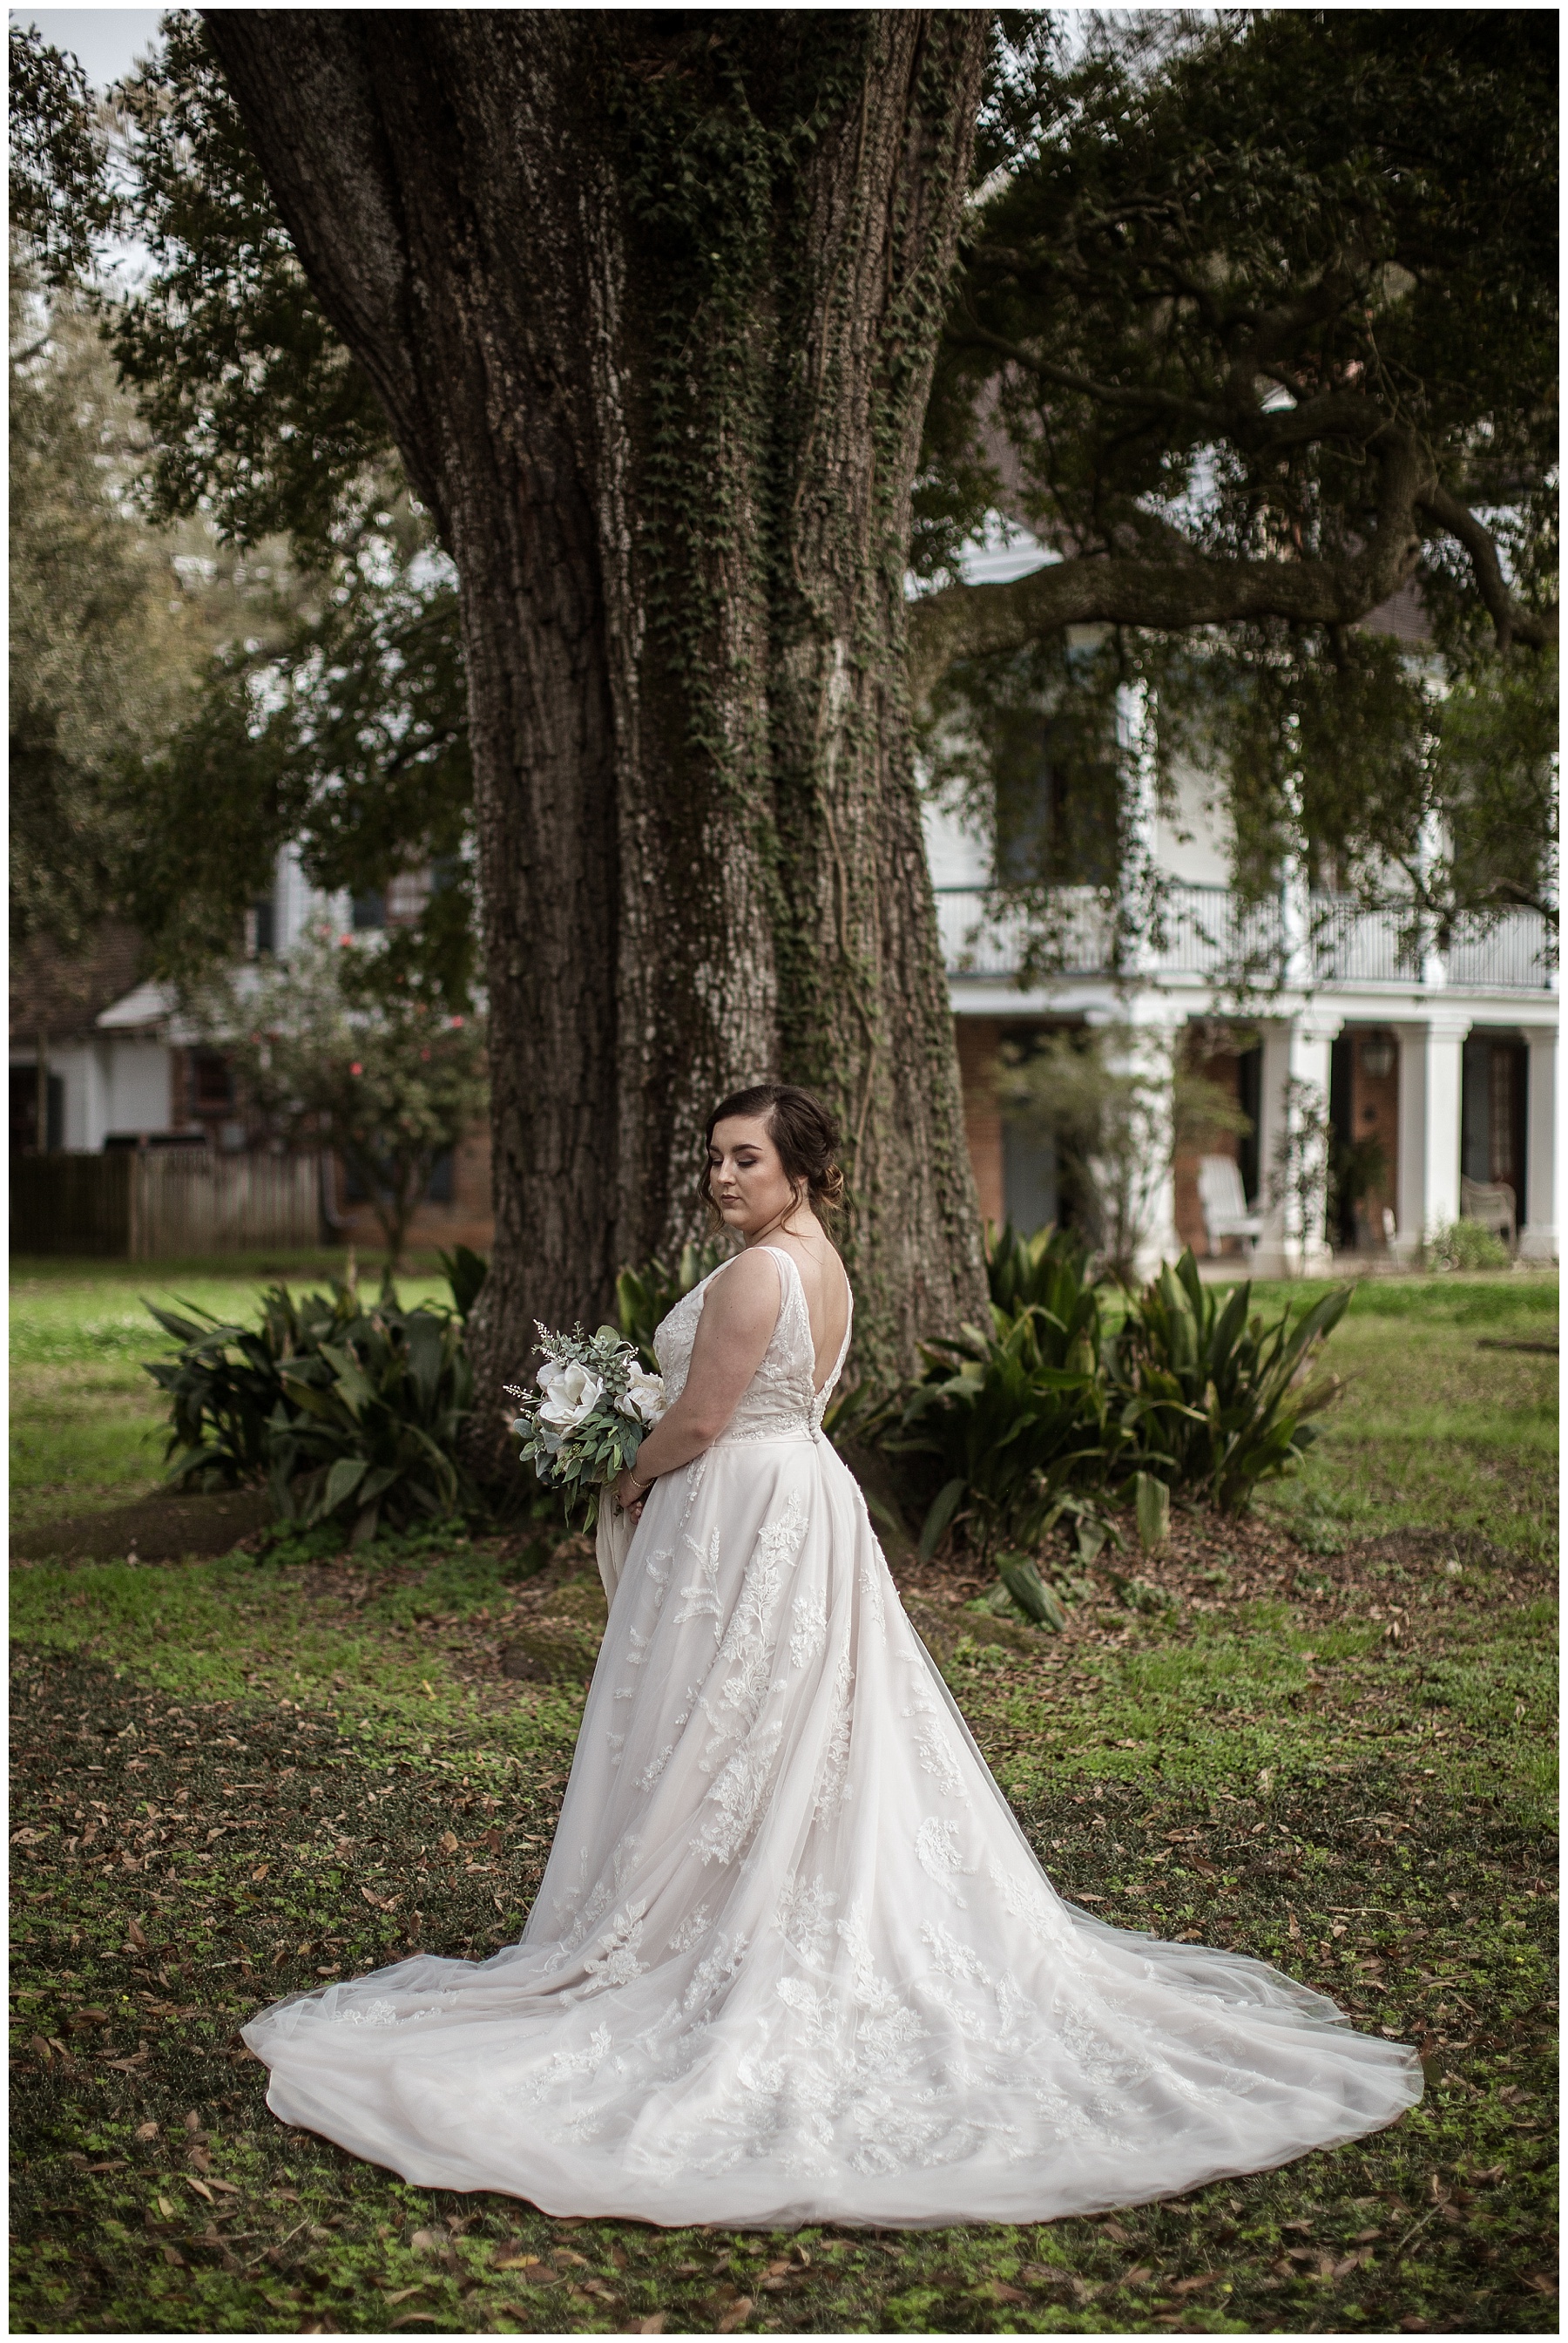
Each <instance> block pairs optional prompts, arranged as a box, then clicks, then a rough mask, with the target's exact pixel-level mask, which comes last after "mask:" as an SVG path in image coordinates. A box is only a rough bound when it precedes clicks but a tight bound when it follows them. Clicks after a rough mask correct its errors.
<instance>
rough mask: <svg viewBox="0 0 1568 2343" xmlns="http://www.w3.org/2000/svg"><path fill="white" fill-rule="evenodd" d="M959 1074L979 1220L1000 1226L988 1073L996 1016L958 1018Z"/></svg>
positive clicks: (997, 1124) (995, 1125)
mask: <svg viewBox="0 0 1568 2343" xmlns="http://www.w3.org/2000/svg"><path fill="white" fill-rule="evenodd" d="M954 1024H955V1028H956V1031H957V1034H958V1047H959V1074H960V1079H961V1081H962V1082H963V1093H964V1137H965V1139H966V1140H967V1141H968V1142H969V1151H970V1163H971V1164H972V1165H973V1167H974V1175H975V1186H976V1187H977V1188H978V1189H979V1190H980V1219H981V1221H982V1222H984V1221H994V1222H996V1223H997V1225H998V1226H999V1227H1000V1224H1001V1222H1002V1221H1003V1219H1004V1218H1005V1217H1006V1215H1005V1212H1004V1210H1003V1204H1002V1180H1001V1112H1000V1109H999V1107H998V1105H997V1102H996V1100H995V1098H994V1097H993V1096H992V1094H991V1087H990V1070H991V1067H992V1065H993V1064H994V1063H995V1061H996V1054H997V1050H998V1047H999V1045H1000V1041H1001V1021H1000V1018H996V1017H960V1018H957V1019H955V1021H954Z"/></svg>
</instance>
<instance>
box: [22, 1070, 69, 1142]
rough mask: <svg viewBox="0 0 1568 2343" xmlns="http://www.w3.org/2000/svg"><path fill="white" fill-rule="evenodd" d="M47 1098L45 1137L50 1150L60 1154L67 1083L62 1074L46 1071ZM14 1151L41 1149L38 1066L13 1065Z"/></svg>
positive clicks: (63, 1134)
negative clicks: (39, 1142) (39, 1145)
mask: <svg viewBox="0 0 1568 2343" xmlns="http://www.w3.org/2000/svg"><path fill="white" fill-rule="evenodd" d="M44 1080H45V1084H46V1086H47V1092H48V1096H47V1102H46V1105H45V1117H46V1121H45V1144H46V1147H47V1151H48V1152H49V1153H50V1154H51V1155H55V1154H57V1153H58V1151H59V1150H60V1149H61V1148H62V1147H63V1146H64V1145H65V1081H64V1080H63V1079H62V1077H61V1076H60V1075H58V1074H47V1073H46V1074H45V1077H44ZM11 1151H12V1153H13V1154H14V1155H35V1154H36V1153H37V1152H38V1069H37V1067H36V1066H35V1065H34V1066H13V1067H12V1069H11Z"/></svg>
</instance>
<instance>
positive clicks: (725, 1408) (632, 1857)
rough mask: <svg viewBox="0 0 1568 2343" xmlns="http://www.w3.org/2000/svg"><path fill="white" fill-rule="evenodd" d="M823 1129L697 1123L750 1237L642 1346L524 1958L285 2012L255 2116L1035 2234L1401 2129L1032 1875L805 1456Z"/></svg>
mask: <svg viewBox="0 0 1568 2343" xmlns="http://www.w3.org/2000/svg"><path fill="white" fill-rule="evenodd" d="M833 1141H834V1134H833V1131H832V1127H831V1125H830V1123H829V1120H828V1117H827V1115H826V1113H825V1111H824V1110H823V1109H822V1108H821V1107H820V1106H819V1104H818V1102H817V1101H815V1100H813V1099H812V1098H810V1097H809V1094H808V1093H806V1092H804V1091H796V1090H790V1089H788V1088H778V1087H774V1086H768V1087H765V1088H761V1089H758V1090H754V1091H744V1092H742V1093H740V1094H739V1096H737V1097H735V1098H732V1099H727V1100H726V1101H724V1103H723V1105H722V1106H720V1107H719V1109H718V1111H717V1112H716V1114H715V1116H714V1119H713V1121H712V1122H711V1123H710V1125H709V1166H710V1169H709V1174H708V1187H709V1196H710V1198H711V1199H712V1200H713V1202H715V1204H716V1206H717V1209H718V1210H719V1212H720V1213H721V1214H722V1217H723V1219H724V1221H725V1222H726V1223H727V1224H728V1226H729V1229H730V1230H731V1231H732V1232H734V1233H735V1234H736V1235H738V1236H739V1237H740V1238H741V1239H742V1240H743V1246H744V1249H743V1250H742V1251H741V1252H739V1255H738V1256H737V1257H736V1258H735V1259H734V1260H733V1261H730V1262H726V1263H725V1264H724V1266H723V1267H721V1268H719V1269H718V1270H716V1271H715V1272H713V1274H712V1276H711V1277H709V1278H707V1279H705V1280H704V1282H703V1283H702V1284H700V1285H699V1286H698V1287H696V1288H695V1289H694V1291H693V1292H690V1293H689V1294H688V1295H686V1297H685V1298H684V1299H683V1300H682V1301H681V1302H678V1304H677V1305H676V1307H675V1309H674V1310H672V1311H671V1312H670V1313H669V1315H668V1318H666V1319H665V1321H664V1322H663V1324H662V1325H661V1326H660V1327H659V1329H658V1335H657V1338H656V1347H657V1350H658V1360H659V1364H660V1367H661V1368H662V1370H663V1373H664V1376H665V1380H666V1386H667V1390H668V1393H669V1396H670V1399H671V1401H672V1404H671V1406H670V1408H669V1410H668V1413H667V1414H666V1415H665V1417H664V1418H663V1420H662V1421H661V1422H660V1423H659V1424H658V1426H657V1427H656V1428H655V1430H654V1431H653V1432H652V1433H650V1434H649V1436H648V1440H647V1441H646V1442H645V1443H644V1445H643V1447H642V1449H641V1451H640V1453H639V1454H638V1461H637V1467H636V1472H635V1475H634V1476H627V1478H626V1480H625V1481H623V1483H622V1485H621V1487H620V1489H619V1491H618V1495H619V1497H620V1498H621V1500H622V1503H623V1505H624V1508H625V1511H624V1512H623V1514H622V1516H621V1520H622V1523H623V1534H622V1536H621V1538H620V1539H619V1541H618V1542H617V1541H614V1540H607V1541H602V1542H601V1557H602V1559H601V1566H602V1567H603V1568H604V1569H605V1572H606V1576H607V1580H608V1582H609V1592H610V1595H611V1601H610V1608H609V1623H608V1628H607V1631H606V1634H605V1638H604V1645H603V1649H602V1651H601V1652H600V1654H599V1660H598V1667H597V1669H596V1670H595V1673H594V1678H593V1684H592V1686H591V1688H590V1690H589V1693H588V1704H587V1707H586V1709H585V1712H584V1715H583V1722H582V1730H581V1733H580V1735H579V1737H578V1747H577V1755H576V1757H575V1760H574V1762H573V1765H572V1773H571V1779H570V1782H569V1784H568V1789H567V1793H566V1797H565V1801H564V1803H563V1805H562V1808H561V1818H560V1825H559V1827H558V1831H557V1833H556V1838H555V1844H554V1846H553V1848H552V1851H551V1854H550V1858H549V1863H548V1867H547V1869H546V1872H545V1875H544V1878H543V1881H542V1883H541V1885H540V1888H539V1894H538V1901H537V1902H536V1904H535V1906H534V1908H533V1911H532V1914H531V1915H530V1916H529V1919H528V1926H527V1927H526V1929H525V1930H524V1933H523V1936H522V1940H521V1942H520V1943H519V1944H517V1945H514V1946H508V1948H507V1949H506V1950H505V1951H502V1952H499V1953H497V1954H496V1955H495V1956H494V1957H493V1958H491V1959H489V1960H487V1961H481V1962H477V1963H470V1962H467V1961H460V1960H444V1959H439V1958H437V1957H436V1956H434V1955H427V1954H420V1955H417V1956H415V1957H414V1958H412V1959H409V1960H405V1961H401V1962H398V1963H397V1965H396V1966H394V1967H391V1968H387V1969H383V1970H381V1971H379V1972H378V1973H377V1974H375V1975H373V1976H363V1977H358V1978H355V1979H352V1980H349V1981H347V1982H345V1983H342V1984H338V1985H334V1986H328V1987H327V1990H326V1991H325V1992H323V1993H318V1994H313V1995H309V1996H302V1997H300V1998H297V1999H294V2000H289V2001H283V2002H279V2003H277V2004H276V2005H274V2006H273V2007H271V2008H270V2009H267V2010H265V2011H263V2012H262V2014H261V2015H260V2016H257V2017H256V2018H255V2019H254V2020H253V2021H252V2023H251V2024H250V2025H249V2026H247V2027H246V2029H245V2039H246V2042H247V2043H248V2044H249V2046H250V2047H251V2048H252V2049H253V2050H254V2051H255V2052H256V2054H257V2056H259V2057H261V2058H263V2059H265V2060H266V2064H267V2065H268V2066H270V2068H271V2070H272V2074H271V2082H270V2087H269V2088H268V2092H267V2103H268V2105H269V2106H270V2107H272V2108H273V2109H274V2111H275V2112H276V2114H277V2115H279V2116H281V2117H283V2118H284V2119H285V2120H286V2122H289V2123H294V2124H299V2125H303V2126H305V2127H307V2128H309V2129H311V2130H314V2131H317V2132H322V2133H325V2134H326V2136H327V2137H328V2138H329V2139H333V2140H336V2141H337V2142H338V2144H339V2145H340V2146H342V2147H346V2148H348V2149H350V2150H352V2151H353V2152H354V2153H356V2154H357V2155H359V2156H364V2157H369V2158H371V2159H372V2160H373V2161H374V2162H376V2163H377V2164H384V2165H389V2166H391V2167H392V2168H393V2169H394V2170H395V2171H397V2172H399V2173H401V2174H402V2175H403V2177H405V2178H406V2179H407V2180H409V2181H412V2182H415V2183H417V2184H419V2185H421V2186H425V2187H447V2188H457V2189H479V2188H495V2189H503V2190H506V2191H508V2192H509V2193H511V2194H512V2195H514V2196H517V2197H526V2198H528V2199H529V2200H530V2201H531V2202H532V2203H534V2204H535V2205H537V2206H538V2207H541V2208H542V2209H543V2210H544V2211H545V2212H547V2213H552V2214H600V2215H620V2216H627V2217H635V2218H640V2219H644V2220H648V2221H655V2222H661V2223H666V2224H672V2225H673V2224H684V2223H696V2222H718V2223H721V2224H725V2225H728V2226H744V2227H766V2228H776V2227H785V2226H788V2225H789V2224H793V2223H799V2222H814V2221H836V2222H868V2223H879V2224H893V2225H906V2226H934V2225H937V2224H942V2223H948V2222H953V2221H1022V2220H1048V2219H1050V2218H1052V2217H1055V2216H1057V2215H1060V2214H1068V2213H1086V2212H1091V2211H1095V2210H1098V2209H1101V2208H1103V2207H1108V2206H1115V2205H1128V2204H1135V2203H1139V2202H1141V2201H1142V2200H1145V2199H1148V2198H1151V2197H1162V2196H1170V2195H1174V2194H1179V2193H1181V2192H1182V2191H1184V2190H1187V2189H1190V2188H1192V2187H1197V2186H1198V2185H1199V2184H1200V2183H1201V2182H1204V2181H1209V2180H1213V2179H1216V2178H1219V2177H1221V2176H1223V2175H1226V2174H1233V2173H1242V2172H1255V2171H1261V2170H1263V2169H1265V2168H1266V2167H1270V2166H1272V2165H1277V2164H1282V2163H1284V2162H1285V2161H1286V2160H1287V2159H1289V2158H1290V2157H1296V2156H1300V2155H1302V2153H1303V2152H1304V2151H1306V2150H1307V2149H1309V2148H1315V2147H1332V2146H1333V2145H1335V2144H1336V2143H1338V2142H1340V2141H1343V2140H1347V2139H1352V2138H1354V2137H1357V2136H1358V2135H1360V2134H1362V2133H1365V2132H1370V2131H1372V2130H1375V2129H1377V2128H1378V2127H1380V2126H1382V2125H1384V2124H1388V2123H1392V2121H1393V2120H1394V2119H1395V2118H1396V2117H1398V2116H1399V2115H1400V2114H1402V2111H1403V2110H1404V2109H1405V2108H1406V2107H1410V2106H1412V2104H1413V2103H1414V2102H1415V2101H1416V2100H1417V2099H1418V2098H1419V2097H1420V2096H1421V2068H1420V2066H1419V2063H1418V2061H1417V2059H1416V2056H1415V2054H1414V2052H1413V2051H1412V2050H1411V2049H1410V2048H1409V2047H1407V2046H1403V2045H1399V2044H1394V2043H1389V2042H1385V2041H1383V2040H1382V2039H1380V2038H1377V2037H1374V2036H1371V2035H1366V2034H1358V2033H1356V2032H1355V2031H1353V2030H1352V2027H1351V2026H1349V2025H1348V2024H1347V2023H1346V2022H1345V2021H1344V2019H1343V2018H1342V2016H1340V2014H1339V2012H1338V2011H1337V2010H1336V2009H1335V2007H1334V2006H1333V2004H1332V2002H1330V2001H1328V2000H1326V1999H1325V1998H1324V1997H1323V1996H1322V1995H1321V1994H1318V1993H1314V1992H1312V1990H1311V1989H1310V1988H1309V1987H1307V1986H1302V1985H1297V1984H1295V1983H1294V1982H1293V1981H1292V1979H1291V1978H1289V1977H1286V1976H1282V1975H1281V1974H1280V1973H1279V1972H1278V1971H1276V1970H1274V1969H1271V1968H1269V1967H1266V1966H1264V1965H1263V1964H1262V1963H1261V1962H1259V1961H1255V1960H1250V1959H1248V1958H1246V1957H1244V1956H1241V1955H1239V1954H1233V1953H1225V1952H1219V1951H1215V1950H1211V1949H1210V1948H1207V1947H1204V1946H1197V1945H1191V1946H1190V1945H1176V1944H1166V1943H1162V1942H1161V1941H1159V1940H1158V1939H1155V1938H1153V1937H1149V1936H1139V1935H1135V1934H1132V1933H1131V1932H1128V1931H1124V1930H1121V1929H1118V1928H1112V1927H1109V1926H1105V1925H1104V1924H1103V1923H1102V1922H1101V1921H1099V1920H1096V1919H1094V1918H1092V1917H1091V1916H1090V1915H1088V1914H1087V1913H1084V1912H1082V1911H1080V1910H1078V1909H1077V1908H1076V1907H1075V1906H1072V1905H1070V1904H1067V1903H1064V1902H1063V1901H1062V1899H1061V1898H1060V1896H1058V1895H1057V1894H1056V1893H1055V1891H1054V1890H1053V1888H1052V1887H1051V1885H1050V1881H1049V1880H1048V1879H1047V1878H1046V1876H1045V1875H1044V1873H1043V1872H1042V1871H1041V1869H1040V1865H1039V1864H1038V1863H1037V1862H1036V1860H1035V1858H1034V1855H1033V1854H1032V1853H1031V1851H1030V1846H1029V1845H1028V1842H1027V1841H1026V1840H1025V1838H1024V1836H1023V1834H1022V1832H1021V1831H1020V1828H1019V1826H1018V1824H1017V1823H1016V1822H1015V1820H1014V1819H1013V1815H1012V1814H1011V1812H1010V1808H1009V1806H1008V1804H1007V1801H1006V1799H1005V1798H1004V1797H1003V1796H1002V1794H1001V1792H1000V1790H999V1789H998V1787H997V1785H996V1784H995V1782H994V1781H993V1780H992V1778H991V1776H990V1772H989V1771H988V1769H987V1767H986V1765H985V1762H984V1760H983V1758H982V1757H981V1756H980V1751H979V1749H978V1748H977V1747H976V1745H975V1743H974V1740H973V1738H972V1737H971V1735H970V1732H969V1729H968V1727H967V1726H966V1725H965V1723H964V1720H963V1718H962V1716H961V1715H960V1712H959V1709H958V1707H957V1705H956V1704H955V1703H954V1701H953V1700H952V1698H951V1696H950V1694H949V1692H948V1690H947V1687H946V1685H945V1684H944V1683H943V1681H942V1678H941V1676H940V1674H938V1672H937V1669H936V1667H935V1666H934V1664H932V1662H931V1660H930V1657H929V1656H928V1654H927V1653H926V1651H925V1648H924V1646H923V1645H922V1644H921V1643H920V1640H919V1638H918V1636H917V1635H916V1634H915V1632H914V1629H913V1628H912V1627H911V1626H910V1623H909V1621H908V1620H907V1618H906V1617H905V1615H904V1613H903V1611H902V1609H901V1608H900V1603H899V1598H898V1594H897V1592H896V1591H895V1588H894V1585H893V1582H892V1580H891V1578H890V1574H889V1572H888V1567H887V1564H886V1562H885V1561H884V1559H883V1557H882V1554H881V1551H880V1549H879V1546H878V1544H877V1541H876V1538H875V1537H874V1535H873V1534H872V1531H871V1526H870V1522H869V1518H868V1515H867V1513H866V1507H865V1503H864V1501H863V1499H862V1498H861V1495H860V1493H859V1488H858V1487H857V1485H856V1483H855V1482H854V1480H853V1478H852V1477H851V1475H850V1473H849V1471H848V1470H847V1469H846V1467H845V1466H844V1464H843V1463H841V1462H840V1461H839V1458H838V1456H837V1455H836V1454H835V1453H834V1452H833V1450H832V1448H831V1446H830V1445H829V1443H828V1442H827V1440H826V1439H825V1438H824V1436H823V1433H822V1428H821V1427H822V1412H823V1408H824V1406H825V1405H826V1403H827V1400H828V1397H829V1393H830V1392H831V1390H832V1388H833V1384H834V1383H835V1382H836V1380H837V1378H838V1375H839V1371H840V1369H841V1368H842V1365H843V1362H844V1356H845V1353H846V1352H847V1351H848V1348H849V1326H850V1297H849V1284H848V1280H847V1279H846V1276H845V1273H844V1270H843V1267H842V1264H841V1263H840V1262H839V1257H838V1255H837V1253H836V1252H834V1250H833V1248H832V1246H831V1245H830V1244H829V1241H828V1238H827V1235H826V1232H825V1231H824V1229H823V1226H822V1222H821V1220H820V1218H819V1211H818V1208H819V1207H827V1206H830V1204H831V1203H832V1202H833V1201H834V1200H835V1195H836V1191H837V1188H838V1186H839V1175H838V1173H837V1171H836V1169H835V1167H834V1165H833V1161H832V1150H833ZM627 1530H629V1531H630V1535H629V1540H628V1538H627V1536H626V1535H625V1534H624V1532H625V1531H627ZM617 1544H618V1548H619V1550H618V1551H616V1547H617Z"/></svg>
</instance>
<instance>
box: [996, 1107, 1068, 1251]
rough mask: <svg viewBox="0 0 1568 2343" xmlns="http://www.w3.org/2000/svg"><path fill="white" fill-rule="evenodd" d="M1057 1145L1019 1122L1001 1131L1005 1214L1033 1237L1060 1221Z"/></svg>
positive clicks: (1017, 1226) (1010, 1124)
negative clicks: (1036, 1232)
mask: <svg viewBox="0 0 1568 2343" xmlns="http://www.w3.org/2000/svg"><path fill="white" fill-rule="evenodd" d="M1059 1184H1060V1183H1059V1182H1058V1179H1057V1166H1056V1141H1055V1140H1054V1139H1051V1138H1049V1137H1046V1136H1043V1135H1042V1134H1041V1133H1040V1132H1039V1131H1028V1130H1025V1129H1023V1128H1022V1127H1021V1126H1020V1124H1018V1123H1016V1122H1004V1123H1003V1124H1002V1127H1001V1198H1002V1210H1003V1212H1005V1213H1006V1215H1007V1217H1008V1219H1009V1220H1010V1222H1012V1225H1013V1227H1014V1228H1015V1229H1017V1230H1019V1231H1020V1233H1021V1234H1023V1235H1026V1236H1032V1235H1033V1234H1034V1232H1035V1231H1036V1229H1043V1228H1044V1227H1045V1226H1046V1225H1047V1223H1048V1222H1052V1221H1055V1220H1057V1219H1058V1218H1059V1217H1060V1198H1059V1195H1058V1189H1059Z"/></svg>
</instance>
